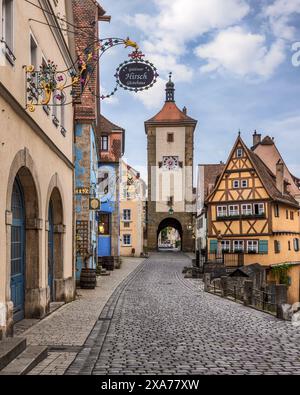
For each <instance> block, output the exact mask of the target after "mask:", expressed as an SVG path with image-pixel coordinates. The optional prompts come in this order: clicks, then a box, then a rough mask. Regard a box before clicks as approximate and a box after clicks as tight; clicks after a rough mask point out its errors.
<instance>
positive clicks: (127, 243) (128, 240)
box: [123, 235, 131, 246]
mask: <svg viewBox="0 0 300 395" xmlns="http://www.w3.org/2000/svg"><path fill="white" fill-rule="evenodd" d="M123 245H124V246H131V235H123Z"/></svg>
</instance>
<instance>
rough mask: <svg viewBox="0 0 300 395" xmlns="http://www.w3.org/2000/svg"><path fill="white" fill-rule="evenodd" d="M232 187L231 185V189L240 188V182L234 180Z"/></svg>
mask: <svg viewBox="0 0 300 395" xmlns="http://www.w3.org/2000/svg"><path fill="white" fill-rule="evenodd" d="M232 185H233V188H234V189H237V188H239V187H240V181H239V180H234V181H233V183H232Z"/></svg>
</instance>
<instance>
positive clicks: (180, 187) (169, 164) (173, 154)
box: [145, 73, 197, 252]
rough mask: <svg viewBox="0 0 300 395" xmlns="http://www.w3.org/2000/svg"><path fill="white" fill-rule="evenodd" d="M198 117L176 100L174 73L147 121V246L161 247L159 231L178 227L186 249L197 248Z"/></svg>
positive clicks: (184, 249)
mask: <svg viewBox="0 0 300 395" xmlns="http://www.w3.org/2000/svg"><path fill="white" fill-rule="evenodd" d="M196 125H197V121H196V120H194V119H192V118H191V117H189V116H188V115H187V110H186V108H184V109H183V110H182V111H181V110H180V109H179V108H178V107H177V105H176V103H175V85H174V83H173V82H172V74H171V73H170V78H169V81H168V83H167V84H166V101H165V104H164V106H163V108H162V110H161V111H160V112H159V113H158V114H157V115H155V116H154V117H153V118H151V119H149V120H148V121H146V122H145V130H146V135H147V140H148V216H147V236H148V249H149V250H150V251H151V250H152V251H153V250H156V249H157V248H158V238H159V235H160V232H161V231H162V230H163V229H165V228H167V227H171V228H175V229H176V230H177V231H178V233H179V235H180V237H181V247H182V250H183V251H185V252H191V251H193V250H194V239H193V229H194V227H193V220H194V211H195V209H194V207H195V200H194V193H193V159H194V158H193V157H194V155H193V154H194V132H195V129H196Z"/></svg>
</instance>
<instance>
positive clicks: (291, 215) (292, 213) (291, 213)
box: [290, 211, 294, 221]
mask: <svg viewBox="0 0 300 395" xmlns="http://www.w3.org/2000/svg"><path fill="white" fill-rule="evenodd" d="M290 218H291V220H292V221H294V211H291V212H290Z"/></svg>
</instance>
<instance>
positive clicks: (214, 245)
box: [210, 240, 218, 253]
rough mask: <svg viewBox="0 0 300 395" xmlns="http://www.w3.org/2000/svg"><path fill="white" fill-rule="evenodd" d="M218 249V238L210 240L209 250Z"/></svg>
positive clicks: (215, 250)
mask: <svg viewBox="0 0 300 395" xmlns="http://www.w3.org/2000/svg"><path fill="white" fill-rule="evenodd" d="M217 251H218V240H210V252H211V253H213V252H217Z"/></svg>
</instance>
